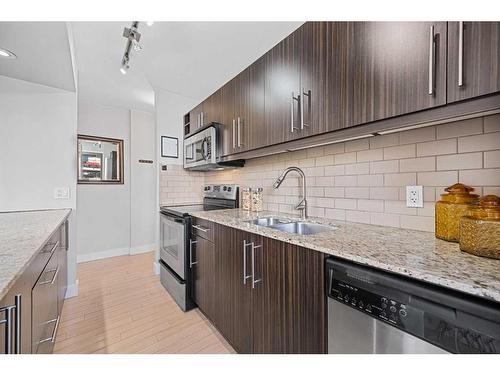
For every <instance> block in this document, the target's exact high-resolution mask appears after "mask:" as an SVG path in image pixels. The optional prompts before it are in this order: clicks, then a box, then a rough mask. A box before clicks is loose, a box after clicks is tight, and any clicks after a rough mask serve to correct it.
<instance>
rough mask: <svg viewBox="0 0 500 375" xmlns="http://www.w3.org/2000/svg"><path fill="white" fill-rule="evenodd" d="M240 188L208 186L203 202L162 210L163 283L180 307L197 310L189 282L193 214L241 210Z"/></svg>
mask: <svg viewBox="0 0 500 375" xmlns="http://www.w3.org/2000/svg"><path fill="white" fill-rule="evenodd" d="M238 200H239V197H238V186H237V185H205V186H204V188H203V202H202V203H196V204H188V205H177V206H162V207H160V260H159V264H160V280H161V283H162V284H163V286H164V287H165V289H167V291H168V292H169V293H170V295H171V296H172V298H173V299H174V300H175V301H176V302H177V304H178V305H179V306H180V308H181V309H182V310H184V311H187V310H189V309H191V308H193V307H194V303H193V302H192V300H191V298H190V295H191V285H190V282H189V280H191V277H190V269H189V246H190V241H191V232H192V231H191V215H190V214H191V213H192V212H196V211H212V210H223V209H229V208H237V207H238Z"/></svg>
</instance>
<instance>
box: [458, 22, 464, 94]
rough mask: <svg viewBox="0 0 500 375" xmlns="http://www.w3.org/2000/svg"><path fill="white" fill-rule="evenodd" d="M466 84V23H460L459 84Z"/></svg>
mask: <svg viewBox="0 0 500 375" xmlns="http://www.w3.org/2000/svg"><path fill="white" fill-rule="evenodd" d="M463 85H464V23H463V21H460V22H459V23H458V86H459V87H461V86H463Z"/></svg>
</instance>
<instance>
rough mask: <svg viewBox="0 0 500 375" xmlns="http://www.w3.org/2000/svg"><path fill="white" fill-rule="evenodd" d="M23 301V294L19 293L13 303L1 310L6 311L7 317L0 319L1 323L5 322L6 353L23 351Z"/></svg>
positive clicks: (0, 310) (0, 309)
mask: <svg viewBox="0 0 500 375" xmlns="http://www.w3.org/2000/svg"><path fill="white" fill-rule="evenodd" d="M21 302H22V296H21V294H17V295H16V296H15V297H14V304H13V305H11V306H6V307H3V308H0V312H5V318H4V319H2V320H0V324H5V351H4V352H5V354H20V353H21V320H22V318H21ZM14 319H15V324H14V325H12V324H13V321H14ZM13 330H14V332H12V331H13ZM14 340H15V345H13V342H14Z"/></svg>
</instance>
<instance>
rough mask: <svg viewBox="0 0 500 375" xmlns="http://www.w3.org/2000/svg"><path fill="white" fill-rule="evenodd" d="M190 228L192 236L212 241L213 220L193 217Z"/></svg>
mask: <svg viewBox="0 0 500 375" xmlns="http://www.w3.org/2000/svg"><path fill="white" fill-rule="evenodd" d="M192 228H193V229H192V233H193V237H195V236H198V237H201V238H204V239H206V240H208V241H210V242H214V223H213V222H211V221H207V220H203V219H199V218H197V217H193V221H192Z"/></svg>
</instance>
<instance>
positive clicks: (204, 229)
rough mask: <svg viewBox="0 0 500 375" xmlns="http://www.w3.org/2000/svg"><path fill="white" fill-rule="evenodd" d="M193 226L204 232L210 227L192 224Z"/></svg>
mask: <svg viewBox="0 0 500 375" xmlns="http://www.w3.org/2000/svg"><path fill="white" fill-rule="evenodd" d="M193 228H194V229H198V230H201V231H202V232H204V233H207V232H208V231H210V228H205V227H202V226H201V225H193Z"/></svg>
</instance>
